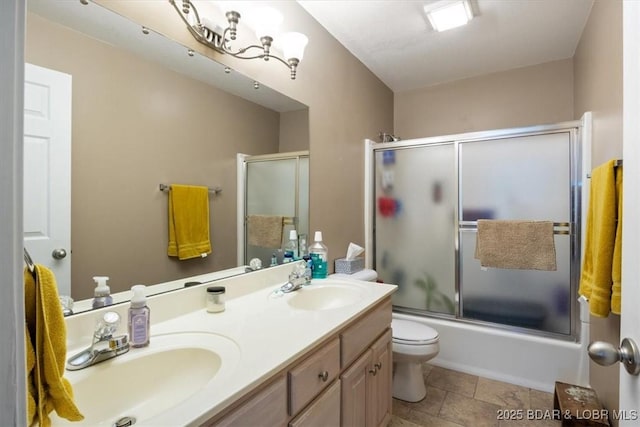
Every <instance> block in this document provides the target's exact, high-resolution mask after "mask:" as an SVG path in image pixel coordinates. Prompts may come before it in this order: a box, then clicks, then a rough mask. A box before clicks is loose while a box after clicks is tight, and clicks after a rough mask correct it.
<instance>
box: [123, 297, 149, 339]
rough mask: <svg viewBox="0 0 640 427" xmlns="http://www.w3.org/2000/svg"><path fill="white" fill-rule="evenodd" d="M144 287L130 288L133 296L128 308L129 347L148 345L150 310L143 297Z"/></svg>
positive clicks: (145, 298)
mask: <svg viewBox="0 0 640 427" xmlns="http://www.w3.org/2000/svg"><path fill="white" fill-rule="evenodd" d="M145 289H146V286H144V285H135V286H132V287H131V291H132V292H133V296H132V297H131V306H130V307H129V322H128V328H129V343H130V345H131V347H145V346H147V345H149V316H150V314H151V310H150V309H149V307H147V297H146V296H145Z"/></svg>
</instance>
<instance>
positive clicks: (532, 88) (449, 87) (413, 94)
mask: <svg viewBox="0 0 640 427" xmlns="http://www.w3.org/2000/svg"><path fill="white" fill-rule="evenodd" d="M394 110H395V113H394V121H395V125H394V133H395V135H396V136H399V137H401V138H402V139H412V138H420V137H425V136H438V135H448V134H453V133H462V132H471V131H481V130H489V129H501V128H509V127H519V126H531V125H538V124H547V123H557V122H561V121H566V120H573V64H572V61H571V59H564V60H560V61H554V62H548V63H545V64H540V65H534V66H531V67H524V68H518V69H514V70H509V71H504V72H499V73H493V74H487V75H484V76H479V77H473V78H469V79H464V80H458V81H455V82H451V83H445V84H441V85H437V86H430V87H426V88H424V89H419V90H414V91H408V92H399V93H396V94H395V99H394Z"/></svg>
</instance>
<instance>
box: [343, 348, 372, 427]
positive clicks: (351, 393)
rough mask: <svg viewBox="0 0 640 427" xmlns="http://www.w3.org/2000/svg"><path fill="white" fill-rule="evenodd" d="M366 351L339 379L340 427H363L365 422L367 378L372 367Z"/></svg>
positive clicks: (368, 351) (370, 355)
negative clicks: (340, 394) (340, 398)
mask: <svg viewBox="0 0 640 427" xmlns="http://www.w3.org/2000/svg"><path fill="white" fill-rule="evenodd" d="M372 360H373V351H372V350H367V351H366V352H365V353H364V354H363V355H362V356H360V357H359V358H358V359H357V360H356V361H355V362H354V363H353V365H351V367H349V369H347V370H346V371H345V372H344V373H343V374H342V376H341V377H340V379H341V382H342V423H341V426H342V427H363V426H366V422H367V377H368V376H369V369H371V366H372V365H373V364H372V363H371V362H372Z"/></svg>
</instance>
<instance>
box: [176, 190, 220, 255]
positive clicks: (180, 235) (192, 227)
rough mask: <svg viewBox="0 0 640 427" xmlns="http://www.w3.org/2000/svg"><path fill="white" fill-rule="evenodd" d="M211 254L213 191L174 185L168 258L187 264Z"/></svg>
mask: <svg viewBox="0 0 640 427" xmlns="http://www.w3.org/2000/svg"><path fill="white" fill-rule="evenodd" d="M210 253H211V241H210V240H209V189H208V188H207V187H199V186H193V185H176V184H173V185H171V190H170V191H169V247H168V249H167V254H168V255H169V256H177V257H178V259H181V260H183V259H190V258H197V257H200V256H202V255H203V254H204V255H208V254H210Z"/></svg>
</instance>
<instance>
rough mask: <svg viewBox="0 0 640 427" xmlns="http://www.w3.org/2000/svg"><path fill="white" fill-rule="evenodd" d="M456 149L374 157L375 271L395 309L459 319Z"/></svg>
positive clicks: (413, 149) (447, 146) (450, 145)
mask: <svg viewBox="0 0 640 427" xmlns="http://www.w3.org/2000/svg"><path fill="white" fill-rule="evenodd" d="M455 162H456V152H455V144H453V143H445V144H437V145H435V144H432V145H428V146H427V145H425V146H418V147H410V148H397V149H385V150H376V152H375V180H376V182H375V204H376V206H375V217H374V221H375V227H374V230H375V231H374V239H375V244H374V247H375V266H374V268H375V269H376V271H377V272H378V277H379V278H380V279H382V280H383V281H384V282H387V283H393V284H396V285H398V291H397V292H396V293H394V294H393V305H394V306H395V308H396V309H405V310H409V311H411V310H420V311H424V310H428V311H430V312H435V313H444V314H451V315H453V314H455V312H456V306H455V276H456V274H455V273H456V254H455V240H456V239H455V237H456V227H455V220H456V218H455V215H456V206H457V180H456V172H455V171H456V167H455Z"/></svg>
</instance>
